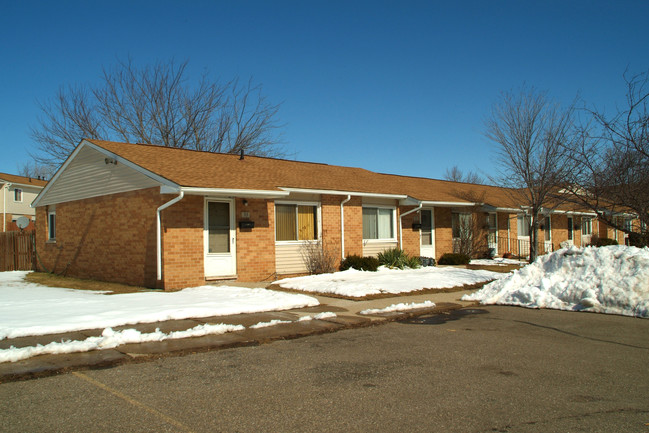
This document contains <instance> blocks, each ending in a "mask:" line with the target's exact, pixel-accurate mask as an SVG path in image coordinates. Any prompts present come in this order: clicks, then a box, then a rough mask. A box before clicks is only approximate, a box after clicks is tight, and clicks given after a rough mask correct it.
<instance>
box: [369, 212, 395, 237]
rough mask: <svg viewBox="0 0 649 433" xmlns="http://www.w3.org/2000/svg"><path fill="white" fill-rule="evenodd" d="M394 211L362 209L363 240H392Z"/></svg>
mask: <svg viewBox="0 0 649 433" xmlns="http://www.w3.org/2000/svg"><path fill="white" fill-rule="evenodd" d="M394 214H395V209H394V208H383V207H363V239H394V232H395V230H394V221H395V215H394Z"/></svg>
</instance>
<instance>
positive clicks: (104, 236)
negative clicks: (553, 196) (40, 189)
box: [36, 188, 162, 287]
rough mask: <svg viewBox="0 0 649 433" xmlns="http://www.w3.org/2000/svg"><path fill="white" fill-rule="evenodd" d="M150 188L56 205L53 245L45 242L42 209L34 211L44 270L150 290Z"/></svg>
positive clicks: (156, 201) (153, 197) (153, 200)
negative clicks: (138, 286) (54, 240)
mask: <svg viewBox="0 0 649 433" xmlns="http://www.w3.org/2000/svg"><path fill="white" fill-rule="evenodd" d="M161 202H162V201H161V198H160V194H159V190H158V189H157V188H151V189H147V190H142V191H133V192H128V193H123V194H114V195H109V196H104V197H96V198H90V199H86V200H79V201H74V202H69V203H62V204H58V205H56V238H57V239H56V242H54V243H49V242H46V240H47V207H39V208H38V209H37V211H36V218H37V229H36V248H37V252H38V255H39V258H40V262H42V264H43V266H44V268H41V270H48V271H54V272H56V273H61V274H63V275H68V276H74V277H78V278H91V279H96V280H103V281H113V282H118V283H125V284H132V285H140V286H145V287H155V285H156V247H155V246H156V235H155V226H156V222H155V216H156V208H157V207H158V206H159V205H160V204H161Z"/></svg>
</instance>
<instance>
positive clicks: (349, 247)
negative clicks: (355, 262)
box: [344, 197, 363, 257]
mask: <svg viewBox="0 0 649 433" xmlns="http://www.w3.org/2000/svg"><path fill="white" fill-rule="evenodd" d="M345 198H346V197H345ZM344 209H345V257H347V256H350V255H354V254H355V255H358V256H362V255H363V200H362V198H361V197H352V198H351V200H350V201H348V202H347V203H345V207H344Z"/></svg>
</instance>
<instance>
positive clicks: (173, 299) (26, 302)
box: [0, 271, 319, 340]
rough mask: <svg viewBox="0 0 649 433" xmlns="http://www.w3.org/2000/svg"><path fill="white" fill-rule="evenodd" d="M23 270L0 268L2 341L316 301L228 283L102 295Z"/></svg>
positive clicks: (272, 308)
mask: <svg viewBox="0 0 649 433" xmlns="http://www.w3.org/2000/svg"><path fill="white" fill-rule="evenodd" d="M26 274H27V273H26V272H19V271H16V272H0V340H2V339H4V338H16V337H24V336H29V335H45V334H58V333H63V332H71V331H80V330H84V329H97V328H98V329H104V328H111V327H116V326H122V325H130V324H135V323H152V322H160V321H165V320H178V319H190V318H200V317H210V316H225V315H231V314H241V313H259V312H262V311H279V310H288V309H292V308H301V307H308V306H315V305H318V304H319V302H318V300H317V299H315V298H313V297H310V296H306V295H299V294H290V293H283V292H277V291H272V290H266V289H247V288H242V287H226V286H221V287H215V286H202V287H193V288H188V289H184V290H181V291H179V292H140V293H126V294H116V295H106V294H104V293H101V292H92V291H83V290H72V289H61V288H57V287H46V286H42V285H40V284H34V283H29V282H26V281H25V280H24V277H25V275H26Z"/></svg>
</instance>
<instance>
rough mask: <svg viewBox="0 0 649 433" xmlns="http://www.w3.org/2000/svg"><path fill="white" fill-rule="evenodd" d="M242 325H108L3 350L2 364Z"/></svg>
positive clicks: (218, 331) (238, 328)
mask: <svg viewBox="0 0 649 433" xmlns="http://www.w3.org/2000/svg"><path fill="white" fill-rule="evenodd" d="M244 329H245V327H244V326H242V325H226V324H225V323H220V324H218V325H210V324H204V325H197V326H195V327H193V328H191V329H188V330H186V331H174V332H170V333H168V334H166V333H164V332H161V331H160V329H156V330H155V332H140V331H138V330H137V329H124V330H122V331H115V330H113V329H112V328H106V329H104V331H103V332H102V333H101V336H98V337H88V338H86V339H85V340H65V341H61V342H58V341H53V342H51V343H48V344H45V345H43V344H37V345H36V346H27V347H14V346H11V347H10V348H8V349H2V350H0V363H2V362H16V361H21V360H23V359H27V358H31V357H32V356H37V355H47V354H61V353H76V352H89V351H91V350H106V349H113V348H115V347H117V346H121V345H123V344H131V343H146V342H152V341H164V340H175V339H179V338H190V337H202V336H205V335H217V334H225V333H226V332H233V331H242V330H244Z"/></svg>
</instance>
